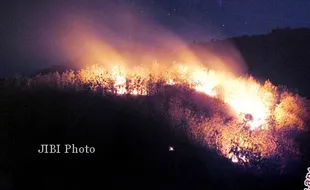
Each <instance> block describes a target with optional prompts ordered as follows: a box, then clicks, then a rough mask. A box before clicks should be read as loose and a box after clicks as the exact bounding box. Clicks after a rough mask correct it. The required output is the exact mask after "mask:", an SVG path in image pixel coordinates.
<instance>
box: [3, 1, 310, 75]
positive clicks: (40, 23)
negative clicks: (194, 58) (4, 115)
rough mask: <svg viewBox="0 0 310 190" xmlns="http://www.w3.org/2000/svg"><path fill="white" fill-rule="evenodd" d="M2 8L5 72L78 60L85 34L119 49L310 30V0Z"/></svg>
mask: <svg viewBox="0 0 310 190" xmlns="http://www.w3.org/2000/svg"><path fill="white" fill-rule="evenodd" d="M0 7H1V8H0V9H1V17H0V21H1V27H0V40H1V45H0V56H1V57H0V62H1V63H0V76H1V75H2V76H3V75H12V74H16V73H23V72H26V73H27V72H30V71H33V70H34V69H36V68H42V67H45V66H46V65H52V64H59V63H65V62H69V61H73V60H74V58H72V56H68V52H66V51H70V48H73V47H72V46H83V42H80V43H76V44H75V43H73V42H72V41H77V40H78V39H79V38H80V37H79V35H81V33H82V32H81V31H87V32H86V33H87V35H89V31H90V30H91V35H92V37H91V39H92V40H93V41H97V40H102V39H103V38H104V39H105V40H106V41H108V42H109V44H112V45H113V46H117V47H122V46H128V45H132V44H137V43H138V44H143V46H148V47H152V48H153V47H160V44H159V45H158V44H157V45H155V43H153V42H154V40H155V41H156V40H158V39H157V38H161V37H162V36H163V34H164V36H165V37H164V38H162V39H167V38H170V37H169V36H173V37H176V38H178V39H181V40H182V41H183V42H191V41H193V40H197V41H207V40H210V39H212V38H224V37H231V36H240V35H253V34H261V33H267V32H269V31H270V30H271V29H273V28H277V27H292V28H298V27H310V1H309V0H27V1H24V0H20V1H18V0H10V1H1V5H0ZM78 32H80V33H79V34H78ZM84 35H85V34H83V37H85V36H84ZM72 36H74V37H72ZM70 37H72V39H71V38H70ZM64 39H65V40H64ZM67 39H68V40H69V39H71V40H72V41H70V40H69V41H70V45H71V46H70V48H69V47H64V43H67V44H69V42H68V41H66V40H67ZM85 39H89V36H87V37H85ZM150 44H151V45H150ZM76 48H77V47H74V49H75V52H77V51H76ZM64 52H66V53H64Z"/></svg>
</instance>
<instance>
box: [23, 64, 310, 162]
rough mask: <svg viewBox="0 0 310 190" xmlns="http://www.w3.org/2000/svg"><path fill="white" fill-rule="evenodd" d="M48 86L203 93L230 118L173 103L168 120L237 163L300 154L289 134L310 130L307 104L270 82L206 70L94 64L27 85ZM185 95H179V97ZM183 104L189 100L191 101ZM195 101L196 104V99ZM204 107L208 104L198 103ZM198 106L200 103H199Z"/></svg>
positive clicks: (110, 91)
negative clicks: (180, 123)
mask: <svg viewBox="0 0 310 190" xmlns="http://www.w3.org/2000/svg"><path fill="white" fill-rule="evenodd" d="M42 81H45V82H47V83H48V84H52V83H57V84H56V85H58V86H60V87H68V86H71V87H75V88H77V89H78V88H79V86H81V85H84V86H85V85H86V86H88V87H89V88H90V89H91V90H93V91H95V92H99V93H103V94H105V93H107V94H114V95H132V96H149V95H153V94H155V93H156V92H158V91H160V88H162V87H165V86H166V87H167V86H172V87H176V88H185V89H187V90H189V91H193V92H196V93H200V94H204V95H205V96H206V98H207V97H209V98H211V99H212V100H213V101H217V102H218V101H219V102H222V104H216V106H217V107H220V105H222V107H220V108H217V107H216V106H215V107H213V108H212V109H225V110H226V112H227V113H226V115H225V114H224V115H223V114H221V113H220V112H217V111H216V110H214V112H213V114H212V115H209V116H206V115H205V114H203V113H198V112H196V113H195V110H189V109H188V108H186V107H185V106H184V104H183V103H182V101H184V100H182V99H175V101H171V105H172V106H171V109H170V117H172V119H174V120H175V122H177V121H178V120H182V119H185V120H187V128H188V131H189V135H190V136H192V137H194V139H193V140H198V139H201V137H202V139H203V143H205V144H207V145H208V146H210V147H212V148H216V149H217V150H218V151H219V153H220V154H222V155H223V156H225V157H227V158H228V159H231V161H232V162H234V163H240V164H246V163H254V162H259V161H260V159H262V158H269V157H284V155H295V156H296V155H298V149H297V147H296V146H295V144H294V143H293V142H294V141H293V140H294V139H293V138H291V137H290V136H289V135H287V134H288V133H287V132H290V131H295V130H298V131H302V130H305V129H306V119H307V110H306V109H307V108H306V106H307V105H306V102H307V101H306V100H305V99H303V98H301V97H299V96H297V95H294V94H292V93H290V92H288V91H287V90H284V89H281V88H279V87H276V86H274V85H273V84H272V83H271V82H269V81H266V82H265V83H264V84H261V83H259V82H258V81H256V80H255V79H253V78H252V77H236V76H234V75H233V74H231V73H228V72H217V71H213V70H208V69H206V68H203V67H194V66H190V65H185V64H176V63H175V64H173V65H172V66H171V67H169V68H168V67H165V68H163V67H162V66H160V65H159V64H156V63H155V64H153V65H152V66H151V67H143V66H140V67H136V68H133V69H126V68H125V67H121V66H115V67H111V68H107V67H103V66H101V65H92V66H90V67H88V68H85V69H81V70H80V71H79V72H78V73H74V72H73V71H68V72H66V73H63V74H62V75H59V74H55V75H43V76H37V77H35V78H33V79H32V80H31V81H30V83H29V85H30V86H31V85H32V84H34V83H35V82H42ZM180 96H181V94H180ZM185 101H191V100H189V99H187V100H185ZM196 101H197V100H196ZM199 103H200V104H203V103H204V101H201V102H199ZM199 103H198V104H199Z"/></svg>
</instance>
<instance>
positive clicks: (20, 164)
mask: <svg viewBox="0 0 310 190" xmlns="http://www.w3.org/2000/svg"><path fill="white" fill-rule="evenodd" d="M0 92H1V98H0V101H1V106H0V108H1V114H0V116H1V133H0V135H1V141H2V143H1V167H2V168H5V170H2V173H1V178H0V179H1V185H3V187H2V188H1V189H9V187H13V188H14V189H25V188H28V187H29V188H31V189H41V190H43V189H99V188H101V189H116V188H126V189H128V188H133V189H216V190H219V189H283V188H288V187H290V189H302V188H303V180H304V176H305V174H306V168H302V170H300V171H296V173H291V174H289V175H284V174H283V175H280V174H278V175H274V176H268V175H264V176H261V175H258V174H257V175H254V174H250V173H249V172H247V171H245V170H244V169H242V168H239V167H236V166H235V165H233V164H232V163H231V162H230V161H228V160H226V159H225V158H222V157H221V156H218V155H217V154H216V153H215V152H214V151H212V150H210V149H207V148H206V147H203V146H200V145H198V144H195V143H193V142H192V141H189V140H188V139H187V138H186V135H185V132H184V131H185V130H184V128H182V127H181V128H179V129H178V130H175V129H173V128H172V127H171V121H170V119H169V117H168V116H167V114H166V113H167V112H166V111H165V110H167V109H169V107H168V105H167V102H168V101H169V96H167V94H166V95H165V94H158V95H157V96H156V97H140V98H136V97H122V98H120V97H115V96H105V97H103V96H100V95H95V94H93V93H91V92H88V91H84V92H73V91H70V90H56V89H51V88H42V89H33V90H25V91H22V90H19V89H15V88H14V85H11V86H10V87H5V88H4V86H3V84H2V85H1V91H0ZM199 103H200V104H202V105H203V103H204V102H199ZM43 143H53V144H56V143H58V144H65V143H68V144H75V145H76V146H79V145H80V146H85V145H88V146H94V147H95V148H96V152H95V153H94V154H82V155H77V154H70V155H69V154H45V155H42V154H38V153H37V150H38V149H39V148H40V144H43ZM169 146H173V147H174V149H175V151H172V152H171V151H168V147H169ZM7 153H8V154H7Z"/></svg>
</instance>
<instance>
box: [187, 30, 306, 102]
mask: <svg viewBox="0 0 310 190" xmlns="http://www.w3.org/2000/svg"><path fill="white" fill-rule="evenodd" d="M227 43H232V44H233V45H234V46H235V47H236V49H237V50H239V51H240V53H241V55H242V57H243V58H244V60H245V62H246V64H247V65H248V68H249V74H251V75H254V76H256V77H258V78H260V79H262V80H266V79H269V80H271V81H272V83H274V84H275V85H286V86H287V87H288V88H290V89H292V90H294V91H296V92H298V93H300V94H301V95H304V96H307V97H310V86H309V85H308V81H309V79H310V75H309V71H310V53H309V52H310V28H299V29H291V28H285V29H274V30H272V31H271V32H270V33H268V34H264V35H254V36H241V37H234V38H229V39H225V40H217V41H212V42H208V43H195V45H194V46H193V47H195V46H199V47H205V48H208V49H209V48H211V49H212V48H216V49H218V48H224V45H225V44H227Z"/></svg>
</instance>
